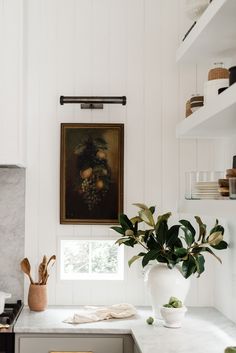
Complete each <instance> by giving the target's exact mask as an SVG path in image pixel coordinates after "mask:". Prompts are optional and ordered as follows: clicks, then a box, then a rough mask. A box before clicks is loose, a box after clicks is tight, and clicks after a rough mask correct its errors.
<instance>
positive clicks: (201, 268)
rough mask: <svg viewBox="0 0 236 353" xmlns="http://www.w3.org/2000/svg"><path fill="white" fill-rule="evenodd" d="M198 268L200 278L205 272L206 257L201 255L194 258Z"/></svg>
mask: <svg viewBox="0 0 236 353" xmlns="http://www.w3.org/2000/svg"><path fill="white" fill-rule="evenodd" d="M194 259H195V263H196V267H197V273H198V277H200V275H201V273H203V272H204V271H205V266H204V264H205V259H204V256H203V255H201V254H198V255H197V256H194Z"/></svg>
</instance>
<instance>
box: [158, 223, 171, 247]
mask: <svg viewBox="0 0 236 353" xmlns="http://www.w3.org/2000/svg"><path fill="white" fill-rule="evenodd" d="M167 232H168V225H167V221H166V220H163V221H161V222H160V224H159V227H158V232H157V233H156V239H157V241H158V243H159V244H160V245H161V246H163V245H164V244H165V242H166V240H167Z"/></svg>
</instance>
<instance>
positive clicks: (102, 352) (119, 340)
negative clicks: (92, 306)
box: [15, 334, 133, 353]
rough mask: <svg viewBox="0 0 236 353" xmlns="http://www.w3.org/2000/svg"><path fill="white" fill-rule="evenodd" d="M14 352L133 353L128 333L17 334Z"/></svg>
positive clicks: (131, 341)
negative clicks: (122, 334)
mask: <svg viewBox="0 0 236 353" xmlns="http://www.w3.org/2000/svg"><path fill="white" fill-rule="evenodd" d="M15 343H16V349H15V352H16V353H32V352H34V353H51V352H53V353H56V352H60V353H61V352H63V353H67V352H68V353H69V352H73V353H74V352H75V353H77V352H78V353H81V352H83V353H84V352H86V353H87V352H92V353H133V340H132V338H131V336H129V335H124V336H121V335H92V334H91V335H83V336H82V335H77V334H73V335H68V334H67V335H64V334H58V335H57V334H17V335H16V341H15Z"/></svg>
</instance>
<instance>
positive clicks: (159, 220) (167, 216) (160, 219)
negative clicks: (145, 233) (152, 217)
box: [155, 212, 171, 232]
mask: <svg viewBox="0 0 236 353" xmlns="http://www.w3.org/2000/svg"><path fill="white" fill-rule="evenodd" d="M170 216H171V212H168V213H165V214H163V215H160V216H158V218H157V224H156V226H155V231H156V232H158V228H159V226H160V224H161V223H162V222H163V221H166V222H167V221H168V219H169V218H170Z"/></svg>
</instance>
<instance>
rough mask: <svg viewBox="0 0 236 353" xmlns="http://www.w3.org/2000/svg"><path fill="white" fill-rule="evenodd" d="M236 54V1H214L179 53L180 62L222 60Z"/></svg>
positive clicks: (183, 43) (177, 57)
mask: <svg viewBox="0 0 236 353" xmlns="http://www.w3.org/2000/svg"><path fill="white" fill-rule="evenodd" d="M235 52H236V0H213V1H212V3H211V4H210V5H209V6H208V8H207V9H206V11H205V12H204V13H203V14H202V16H201V17H200V19H199V20H198V21H197V23H196V25H195V26H194V28H193V29H192V30H191V32H190V33H189V35H188V36H187V38H186V39H185V40H184V41H183V42H182V44H181V45H180V47H179V48H178V50H177V54H176V60H177V62H194V63H195V62H200V61H205V60H206V59H214V60H219V59H223V58H227V57H231V56H232V55H235Z"/></svg>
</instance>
